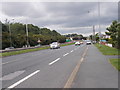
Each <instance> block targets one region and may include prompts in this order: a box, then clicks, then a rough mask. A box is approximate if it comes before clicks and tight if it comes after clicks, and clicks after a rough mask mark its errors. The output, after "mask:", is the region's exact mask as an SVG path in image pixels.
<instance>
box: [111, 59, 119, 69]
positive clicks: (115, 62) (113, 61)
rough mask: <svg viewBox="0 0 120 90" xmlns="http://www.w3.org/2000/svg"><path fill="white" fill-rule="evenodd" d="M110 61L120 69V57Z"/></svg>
mask: <svg viewBox="0 0 120 90" xmlns="http://www.w3.org/2000/svg"><path fill="white" fill-rule="evenodd" d="M110 63H111V64H112V65H113V66H114V67H115V68H116V69H117V70H118V71H120V59H110Z"/></svg>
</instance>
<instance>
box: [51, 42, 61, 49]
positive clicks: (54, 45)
mask: <svg viewBox="0 0 120 90" xmlns="http://www.w3.org/2000/svg"><path fill="white" fill-rule="evenodd" d="M50 48H51V49H57V48H60V43H58V42H53V43H51V44H50Z"/></svg>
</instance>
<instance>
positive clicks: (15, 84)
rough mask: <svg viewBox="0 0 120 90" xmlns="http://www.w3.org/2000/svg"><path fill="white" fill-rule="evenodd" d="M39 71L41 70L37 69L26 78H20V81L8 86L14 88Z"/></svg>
mask: <svg viewBox="0 0 120 90" xmlns="http://www.w3.org/2000/svg"><path fill="white" fill-rule="evenodd" d="M38 72H40V70H37V71H35V72H33V73H31V74H30V75H28V76H26V77H25V78H23V79H21V80H19V81H18V82H16V83H14V84H13V85H11V86H9V87H8V88H14V87H16V86H17V85H19V84H20V83H22V82H23V81H25V80H27V79H28V78H30V77H32V76H33V75H35V74H37V73H38Z"/></svg>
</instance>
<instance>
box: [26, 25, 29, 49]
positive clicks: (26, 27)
mask: <svg viewBox="0 0 120 90" xmlns="http://www.w3.org/2000/svg"><path fill="white" fill-rule="evenodd" d="M26 36H27V38H26V39H27V47H29V39H28V25H27V23H26Z"/></svg>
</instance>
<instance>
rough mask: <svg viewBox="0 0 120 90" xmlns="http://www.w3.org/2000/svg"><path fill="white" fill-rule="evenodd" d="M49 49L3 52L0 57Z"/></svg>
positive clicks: (47, 47)
mask: <svg viewBox="0 0 120 90" xmlns="http://www.w3.org/2000/svg"><path fill="white" fill-rule="evenodd" d="M72 44H74V43H69V44H63V45H61V46H68V45H72ZM49 48H50V47H49V46H46V47H40V48H34V49H26V50H20V51H12V52H4V53H0V57H6V56H12V55H18V54H23V53H28V52H33V51H39V50H44V49H49Z"/></svg>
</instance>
